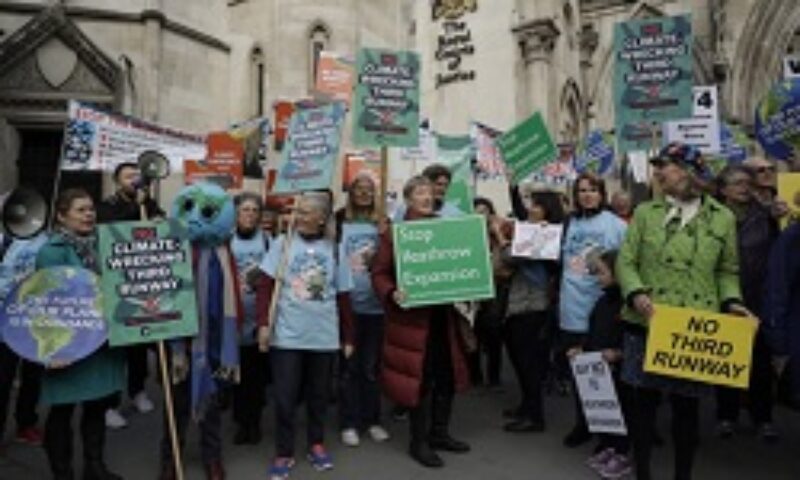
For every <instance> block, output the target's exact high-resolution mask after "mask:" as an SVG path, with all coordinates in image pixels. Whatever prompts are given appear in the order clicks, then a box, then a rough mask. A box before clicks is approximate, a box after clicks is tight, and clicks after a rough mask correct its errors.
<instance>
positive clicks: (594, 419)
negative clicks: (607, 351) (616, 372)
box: [570, 352, 628, 435]
mask: <svg viewBox="0 0 800 480" xmlns="http://www.w3.org/2000/svg"><path fill="white" fill-rule="evenodd" d="M570 365H571V366H572V374H573V375H574V376H575V385H576V386H577V387H578V395H579V396H580V399H581V406H582V407H583V413H584V414H585V415H586V424H587V425H588V427H589V431H590V432H592V433H614V434H618V435H625V434H627V433H628V430H627V427H626V425H625V417H623V416H622V407H621V406H620V403H619V398H618V397H617V391H616V389H615V388H614V380H613V378H612V377H611V367H610V366H609V365H608V363H607V362H606V361H605V360H603V354H602V353H601V352H588V353H582V354H580V355H576V356H575V357H574V358H573V359H572V360H571V361H570Z"/></svg>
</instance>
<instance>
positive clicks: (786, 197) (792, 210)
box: [778, 173, 800, 228]
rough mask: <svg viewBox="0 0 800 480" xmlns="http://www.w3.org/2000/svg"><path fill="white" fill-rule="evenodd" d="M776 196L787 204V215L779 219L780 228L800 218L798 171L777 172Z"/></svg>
mask: <svg viewBox="0 0 800 480" xmlns="http://www.w3.org/2000/svg"><path fill="white" fill-rule="evenodd" d="M778 197H779V198H780V199H781V200H783V201H784V202H786V204H787V205H788V206H789V215H788V216H786V217H784V218H782V219H781V228H786V225H788V224H789V223H794V222H797V221H798V220H800V173H779V174H778Z"/></svg>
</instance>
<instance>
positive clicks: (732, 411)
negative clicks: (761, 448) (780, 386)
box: [716, 330, 775, 424]
mask: <svg viewBox="0 0 800 480" xmlns="http://www.w3.org/2000/svg"><path fill="white" fill-rule="evenodd" d="M774 382H775V379H774V373H773V369H772V352H771V351H770V348H769V345H768V344H767V340H766V338H765V336H764V334H763V333H762V332H761V330H759V332H758V334H757V335H756V338H755V343H754V345H753V360H752V365H751V370H750V385H749V386H748V390H747V398H748V400H749V402H748V405H747V407H748V410H749V411H750V416H751V417H752V419H753V422H755V423H756V424H761V423H767V422H772V405H773V403H774V397H773V386H774ZM716 392H717V419H718V420H720V421H723V420H726V421H731V422H735V421H736V420H737V419H738V417H739V409H740V406H741V403H742V402H741V400H742V393H743V392H742V390H740V389H736V388H727V387H717V390H716Z"/></svg>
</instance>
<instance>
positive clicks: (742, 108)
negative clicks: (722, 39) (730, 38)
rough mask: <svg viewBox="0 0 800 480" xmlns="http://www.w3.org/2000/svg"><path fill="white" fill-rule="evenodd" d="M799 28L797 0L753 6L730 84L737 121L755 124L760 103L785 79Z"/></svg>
mask: <svg viewBox="0 0 800 480" xmlns="http://www.w3.org/2000/svg"><path fill="white" fill-rule="evenodd" d="M798 27H800V3H798V2H797V0H763V1H759V2H757V4H754V5H753V7H752V9H751V11H750V14H749V15H748V17H747V21H746V22H745V24H744V27H743V29H742V32H741V35H739V41H738V43H737V46H736V51H735V53H734V56H733V60H732V63H731V75H730V78H729V81H728V85H727V93H728V95H727V98H729V99H730V101H729V111H730V114H731V116H732V117H733V120H735V121H737V122H738V123H741V124H742V125H745V126H752V125H753V112H754V111H755V108H756V105H758V102H759V100H760V99H761V97H762V96H763V95H764V94H765V93H766V92H767V90H769V88H770V87H771V86H772V85H773V84H774V83H775V82H776V81H778V80H779V79H780V78H781V64H782V58H783V56H784V54H785V53H786V51H787V48H788V47H789V46H790V44H791V43H792V40H793V37H794V33H795V31H796V30H797V29H798Z"/></svg>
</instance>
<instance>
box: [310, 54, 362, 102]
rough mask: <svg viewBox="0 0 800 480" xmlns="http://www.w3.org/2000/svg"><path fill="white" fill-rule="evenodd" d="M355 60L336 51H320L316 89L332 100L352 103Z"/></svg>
mask: <svg viewBox="0 0 800 480" xmlns="http://www.w3.org/2000/svg"><path fill="white" fill-rule="evenodd" d="M354 64H355V61H354V60H353V58H352V57H349V56H346V55H341V54H338V53H334V52H320V54H319V60H317V78H316V82H315V86H314V89H315V90H316V91H317V92H318V93H321V94H323V95H325V96H326V97H328V98H329V99H330V100H332V101H339V102H343V103H344V104H345V105H348V106H349V105H350V100H351V98H352V96H353V77H354V75H355V72H354V68H355V65H354Z"/></svg>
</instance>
